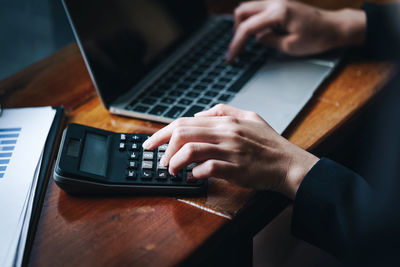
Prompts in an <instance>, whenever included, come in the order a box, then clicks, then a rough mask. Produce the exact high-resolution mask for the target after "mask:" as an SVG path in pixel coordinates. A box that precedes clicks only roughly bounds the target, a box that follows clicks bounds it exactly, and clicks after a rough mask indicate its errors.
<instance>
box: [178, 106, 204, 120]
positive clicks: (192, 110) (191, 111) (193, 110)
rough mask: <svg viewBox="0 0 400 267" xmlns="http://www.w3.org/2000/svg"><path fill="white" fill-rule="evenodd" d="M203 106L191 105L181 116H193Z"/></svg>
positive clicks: (202, 108)
mask: <svg viewBox="0 0 400 267" xmlns="http://www.w3.org/2000/svg"><path fill="white" fill-rule="evenodd" d="M203 110H204V107H202V106H191V107H190V108H189V110H188V111H186V112H185V114H183V116H182V117H193V115H194V114H196V113H197V112H200V111H203Z"/></svg>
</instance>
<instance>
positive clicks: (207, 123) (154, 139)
mask: <svg viewBox="0 0 400 267" xmlns="http://www.w3.org/2000/svg"><path fill="white" fill-rule="evenodd" d="M216 123H218V121H217V118H193V117H190V118H179V119H177V120H175V121H173V122H172V123H170V124H169V125H167V126H165V127H164V128H162V129H160V130H159V131H157V132H156V133H154V134H153V135H152V136H151V137H150V138H149V139H147V140H146V141H145V142H144V143H143V147H144V148H145V149H149V150H151V149H154V148H156V147H158V146H160V145H162V144H165V143H166V142H168V141H169V140H170V138H171V135H172V132H173V130H174V129H175V128H177V127H184V126H194V127H212V126H213V125H215V124H216Z"/></svg>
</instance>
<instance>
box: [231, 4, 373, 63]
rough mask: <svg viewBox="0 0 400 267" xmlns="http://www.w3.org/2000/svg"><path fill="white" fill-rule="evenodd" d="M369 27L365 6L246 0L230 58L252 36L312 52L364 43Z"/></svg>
mask: <svg viewBox="0 0 400 267" xmlns="http://www.w3.org/2000/svg"><path fill="white" fill-rule="evenodd" d="M365 28H366V17H365V13H364V12H363V11H361V10H355V9H342V10H337V11H328V10H322V9H319V8H315V7H311V6H308V5H305V4H301V3H298V2H295V1H286V0H267V1H252V2H246V3H243V4H241V5H240V6H239V7H238V8H236V10H235V34H234V37H233V39H232V41H231V44H230V47H229V52H228V54H227V57H226V59H227V60H228V61H230V62H231V61H233V60H234V59H235V57H236V56H237V55H238V54H239V53H240V51H241V50H242V49H243V47H244V45H245V43H246V41H247V40H248V39H249V38H250V37H251V36H255V37H256V39H257V40H258V41H259V42H261V43H263V44H265V45H267V46H271V47H273V48H275V49H277V50H280V51H282V52H285V53H287V54H290V55H311V54H317V53H321V52H325V51H328V50H330V49H332V48H336V47H341V46H348V45H360V44H362V43H363V41H364V33H365Z"/></svg>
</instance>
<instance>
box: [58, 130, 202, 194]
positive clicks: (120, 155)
mask: <svg viewBox="0 0 400 267" xmlns="http://www.w3.org/2000/svg"><path fill="white" fill-rule="evenodd" d="M149 137H150V135H147V134H131V133H115V132H110V131H105V130H101V129H97V128H93V127H88V126H85V125H81V124H74V123H73V124H70V125H68V127H67V128H66V129H65V130H64V132H63V136H62V140H61V143H60V149H59V151H58V156H57V161H56V166H55V169H54V175H53V177H54V181H55V183H56V184H57V185H58V186H59V187H60V188H61V189H63V190H64V191H66V192H67V193H70V194H107V193H112V194H118V193H132V194H136V193H145V194H146V193H151V194H164V193H166V194H200V193H203V192H205V190H206V187H207V180H206V179H195V178H193V175H192V169H193V167H194V166H195V164H191V165H189V166H186V167H185V168H183V169H182V170H181V171H180V172H179V173H178V174H177V175H175V176H174V175H171V174H169V173H168V167H165V166H163V165H161V164H160V159H161V157H162V155H164V153H165V150H166V149H167V146H168V144H163V145H161V146H159V147H158V148H156V149H154V150H145V149H143V147H142V144H143V142H144V141H145V140H146V139H147V138H149Z"/></svg>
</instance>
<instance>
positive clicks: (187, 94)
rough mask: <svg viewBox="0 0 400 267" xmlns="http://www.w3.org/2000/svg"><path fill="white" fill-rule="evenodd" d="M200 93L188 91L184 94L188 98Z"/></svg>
mask: <svg viewBox="0 0 400 267" xmlns="http://www.w3.org/2000/svg"><path fill="white" fill-rule="evenodd" d="M199 95H200V94H199V93H195V92H188V93H186V96H187V97H190V98H196V97H198V96H199Z"/></svg>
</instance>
